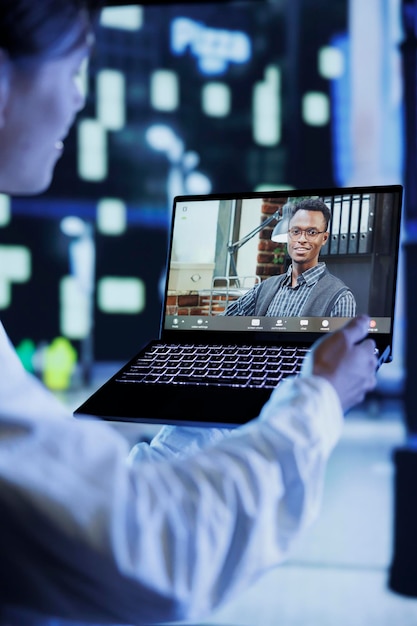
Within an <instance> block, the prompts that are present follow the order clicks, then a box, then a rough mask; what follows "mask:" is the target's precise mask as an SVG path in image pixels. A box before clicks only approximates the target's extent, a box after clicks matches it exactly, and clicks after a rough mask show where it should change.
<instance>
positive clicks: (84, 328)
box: [60, 276, 91, 339]
mask: <svg viewBox="0 0 417 626" xmlns="http://www.w3.org/2000/svg"><path fill="white" fill-rule="evenodd" d="M60 305H61V306H60V329H61V333H62V334H63V335H64V336H65V337H68V338H69V339H84V338H85V337H87V336H88V335H89V334H90V332H91V303H90V297H89V294H88V293H86V292H85V290H83V289H82V288H81V285H80V282H79V281H78V280H77V278H76V277H74V276H64V277H63V278H62V280H61V283H60Z"/></svg>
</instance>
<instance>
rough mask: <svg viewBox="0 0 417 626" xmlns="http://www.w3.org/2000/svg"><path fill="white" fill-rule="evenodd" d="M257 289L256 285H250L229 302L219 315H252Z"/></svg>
mask: <svg viewBox="0 0 417 626" xmlns="http://www.w3.org/2000/svg"><path fill="white" fill-rule="evenodd" d="M257 289H258V285H256V286H255V287H252V289H250V290H249V291H248V292H247V293H245V294H244V295H243V296H241V297H240V298H238V299H237V300H235V301H234V302H232V303H231V304H229V306H228V307H227V308H226V310H225V311H223V312H222V313H219V315H254V312H255V301H256V292H257Z"/></svg>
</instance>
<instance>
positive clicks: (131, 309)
mask: <svg viewBox="0 0 417 626" xmlns="http://www.w3.org/2000/svg"><path fill="white" fill-rule="evenodd" d="M97 302H98V307H99V309H100V310H101V311H103V313H122V314H130V315H132V314H136V313H141V312H142V311H143V310H144V309H145V304H146V294H145V284H144V282H143V281H142V280H140V279H139V278H127V277H119V276H107V277H106V278H102V279H101V280H99V281H98V285H97Z"/></svg>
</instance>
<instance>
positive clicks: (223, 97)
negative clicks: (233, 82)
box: [202, 82, 231, 117]
mask: <svg viewBox="0 0 417 626" xmlns="http://www.w3.org/2000/svg"><path fill="white" fill-rule="evenodd" d="M230 100H231V97H230V87H229V86H228V85H225V84H224V83H214V82H212V83H207V84H206V85H204V87H203V91H202V105H203V111H204V113H205V114H206V115H209V116H211V117H226V115H229V113H230Z"/></svg>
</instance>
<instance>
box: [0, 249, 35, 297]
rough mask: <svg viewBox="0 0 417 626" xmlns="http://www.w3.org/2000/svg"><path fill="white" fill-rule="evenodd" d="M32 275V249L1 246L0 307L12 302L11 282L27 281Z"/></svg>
mask: <svg viewBox="0 0 417 626" xmlns="http://www.w3.org/2000/svg"><path fill="white" fill-rule="evenodd" d="M31 275H32V258H31V254H30V250H29V249H28V248H25V247H24V246H0V309H7V308H8V307H9V306H10V304H11V284H12V283H25V282H27V281H28V280H29V278H30V277H31Z"/></svg>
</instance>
